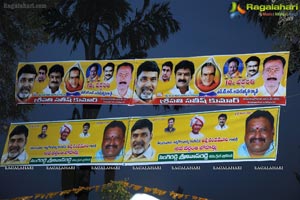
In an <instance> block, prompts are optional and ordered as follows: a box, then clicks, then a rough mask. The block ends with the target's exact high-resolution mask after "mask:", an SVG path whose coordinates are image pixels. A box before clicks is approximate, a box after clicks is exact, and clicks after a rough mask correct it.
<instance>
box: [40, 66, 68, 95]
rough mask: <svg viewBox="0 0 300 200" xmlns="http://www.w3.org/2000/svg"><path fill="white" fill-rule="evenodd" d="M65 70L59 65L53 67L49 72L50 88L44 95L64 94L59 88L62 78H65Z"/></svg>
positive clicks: (46, 89)
mask: <svg viewBox="0 0 300 200" xmlns="http://www.w3.org/2000/svg"><path fill="white" fill-rule="evenodd" d="M64 74H65V73H64V68H63V66H61V65H59V64H55V65H53V66H52V67H51V68H50V69H49V72H48V77H49V83H48V86H47V87H46V88H45V89H44V90H43V93H44V94H62V91H61V89H60V88H59V86H60V84H61V82H62V78H63V76H64Z"/></svg>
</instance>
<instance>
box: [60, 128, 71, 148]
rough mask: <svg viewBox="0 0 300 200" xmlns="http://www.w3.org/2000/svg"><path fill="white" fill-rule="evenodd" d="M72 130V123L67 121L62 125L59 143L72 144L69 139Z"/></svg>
mask: <svg viewBox="0 0 300 200" xmlns="http://www.w3.org/2000/svg"><path fill="white" fill-rule="evenodd" d="M71 131H72V125H71V124H67V123H65V124H64V125H62V126H61V127H60V130H59V133H60V138H59V139H58V143H59V144H60V145H67V144H70V140H68V136H69V135H70V133H71Z"/></svg>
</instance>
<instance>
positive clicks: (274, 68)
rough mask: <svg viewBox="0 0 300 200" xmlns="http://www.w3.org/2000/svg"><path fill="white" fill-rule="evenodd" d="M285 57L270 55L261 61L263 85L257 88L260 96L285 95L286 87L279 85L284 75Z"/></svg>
mask: <svg viewBox="0 0 300 200" xmlns="http://www.w3.org/2000/svg"><path fill="white" fill-rule="evenodd" d="M284 65H285V59H284V58H283V57H282V56H277V55H272V56H270V57H267V58H266V59H265V60H264V63H263V79H264V85H263V86H261V87H260V88H259V94H260V95H262V96H285V95H286V88H285V87H283V86H282V85H281V83H280V82H281V79H282V77H283V75H284Z"/></svg>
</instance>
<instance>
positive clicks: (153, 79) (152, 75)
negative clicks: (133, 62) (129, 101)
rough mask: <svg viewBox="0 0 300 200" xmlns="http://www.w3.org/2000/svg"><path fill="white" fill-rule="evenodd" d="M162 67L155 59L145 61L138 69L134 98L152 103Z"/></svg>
mask: <svg viewBox="0 0 300 200" xmlns="http://www.w3.org/2000/svg"><path fill="white" fill-rule="evenodd" d="M159 73H160V69H159V68H158V66H157V63H156V62H154V61H145V62H143V63H142V64H141V65H140V66H139V67H138V69H137V74H136V79H135V93H134V99H139V100H140V101H139V102H143V103H150V102H151V101H152V100H153V99H154V98H155V97H156V95H155V91H156V87H157V82H158V77H159Z"/></svg>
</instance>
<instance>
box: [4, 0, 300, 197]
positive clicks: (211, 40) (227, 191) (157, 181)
mask: <svg viewBox="0 0 300 200" xmlns="http://www.w3.org/2000/svg"><path fill="white" fill-rule="evenodd" d="M134 2H135V3H137V1H134ZM230 3H231V1H228V0H224V1H217V0H210V1H209V0H204V1H198V0H184V1H183V0H173V1H171V3H170V5H171V10H172V12H173V14H174V17H175V18H176V19H177V20H178V21H179V22H180V24H181V31H180V32H178V33H176V34H175V35H172V36H171V37H170V39H169V40H168V41H167V42H165V43H162V44H160V45H159V46H157V47H156V48H154V49H151V50H150V51H149V52H148V53H149V54H148V57H150V58H162V57H188V56H203V55H223V54H240V53H254V52H269V51H273V46H274V45H275V43H274V41H273V40H271V39H266V38H265V37H264V36H263V34H262V33H261V31H260V28H259V27H258V26H257V25H255V24H253V23H248V22H247V20H246V19H245V18H244V17H240V18H236V19H230V17H229V14H228V9H229V6H230ZM70 49H71V47H69V46H66V45H63V44H59V43H55V44H48V45H41V46H39V47H38V48H37V49H36V50H35V51H33V52H32V53H30V54H29V55H28V58H27V60H25V61H57V60H74V59H78V60H81V59H84V55H83V49H78V50H77V51H75V52H73V53H72V54H70ZM299 87H300V85H299V84H298V83H297V76H296V75H294V76H292V77H290V78H289V79H288V84H287V106H285V107H282V108H281V117H280V129H279V149H278V157H277V161H275V162H248V163H247V162H241V163H224V164H223V163H218V164H216V163H214V164H201V165H200V166H201V170H199V171H175V170H171V167H172V166H171V165H166V166H162V170H160V171H145V170H144V171H136V170H133V169H132V168H131V167H124V168H122V169H121V170H120V171H117V174H116V178H117V179H124V178H127V179H129V182H131V183H134V184H138V185H142V186H148V187H157V188H160V189H163V190H168V191H172V190H176V188H177V187H178V186H179V185H180V186H181V187H182V188H183V189H184V191H183V193H185V194H191V195H197V196H202V197H207V198H211V199H214V200H221V199H222V200H223V199H233V200H235V199H236V200H239V199H246V200H247V199H258V200H262V199H274V200H277V199H278V200H281V199H289V200H299V199H300V184H299V183H298V182H297V180H296V178H295V176H294V174H293V172H294V171H298V172H300V156H299V154H300V133H299V129H298V123H299V120H298V117H297V116H298V113H299V111H300V109H299V107H298V102H299V101H300V95H299V94H300V92H299V91H300V90H299ZM78 107H80V106H78ZM230 108H231V107H216V106H187V107H184V108H183V109H181V110H180V111H179V112H185V113H186V112H197V111H205V110H224V109H230ZM72 109H73V106H72V105H70V106H58V105H44V106H41V105H37V106H35V109H34V110H33V111H32V112H31V113H30V114H29V118H30V120H31V121H46V120H66V119H69V118H70V116H71V112H72ZM57 110H59V111H60V113H61V114H60V115H59V116H57V115H56V113H57ZM176 112H177V111H174V110H168V111H165V110H164V109H163V108H159V109H158V110H155V109H153V108H152V107H150V106H149V107H147V108H146V109H145V107H144V106H143V109H142V107H141V106H133V107H127V106H114V107H113V109H112V111H111V112H109V109H108V106H103V107H102V108H101V113H100V115H101V116H103V117H106V118H107V117H123V116H128V113H134V114H135V115H136V116H137V115H141V116H143V115H153V114H172V113H176ZM41 113H48V114H47V115H45V114H41ZM101 116H100V117H101ZM0 137H1V139H0V141H1V144H2V145H1V147H2V148H3V146H4V140H5V137H4V135H0ZM2 148H0V150H1V152H2ZM219 165H224V166H228V165H229V166H236V165H238V166H242V167H243V170H241V171H215V170H213V169H212V168H213V166H219ZM255 166H283V167H284V170H282V171H255V170H254V167H255ZM103 174H104V173H103V171H97V172H96V174H95V175H94V174H93V175H92V177H91V185H98V184H102V183H103ZM0 176H1V182H2V183H5V184H1V185H2V186H1V190H0V199H1V198H5V197H15V196H22V195H32V194H35V193H43V192H45V193H46V192H52V191H60V171H47V170H45V169H44V168H35V169H34V170H33V171H8V170H4V169H3V168H1V169H0ZM29 183H30V184H29ZM92 197H96V194H95V193H92V194H91V198H92ZM271 197H272V198H271ZM166 199H168V198H166Z"/></svg>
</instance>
